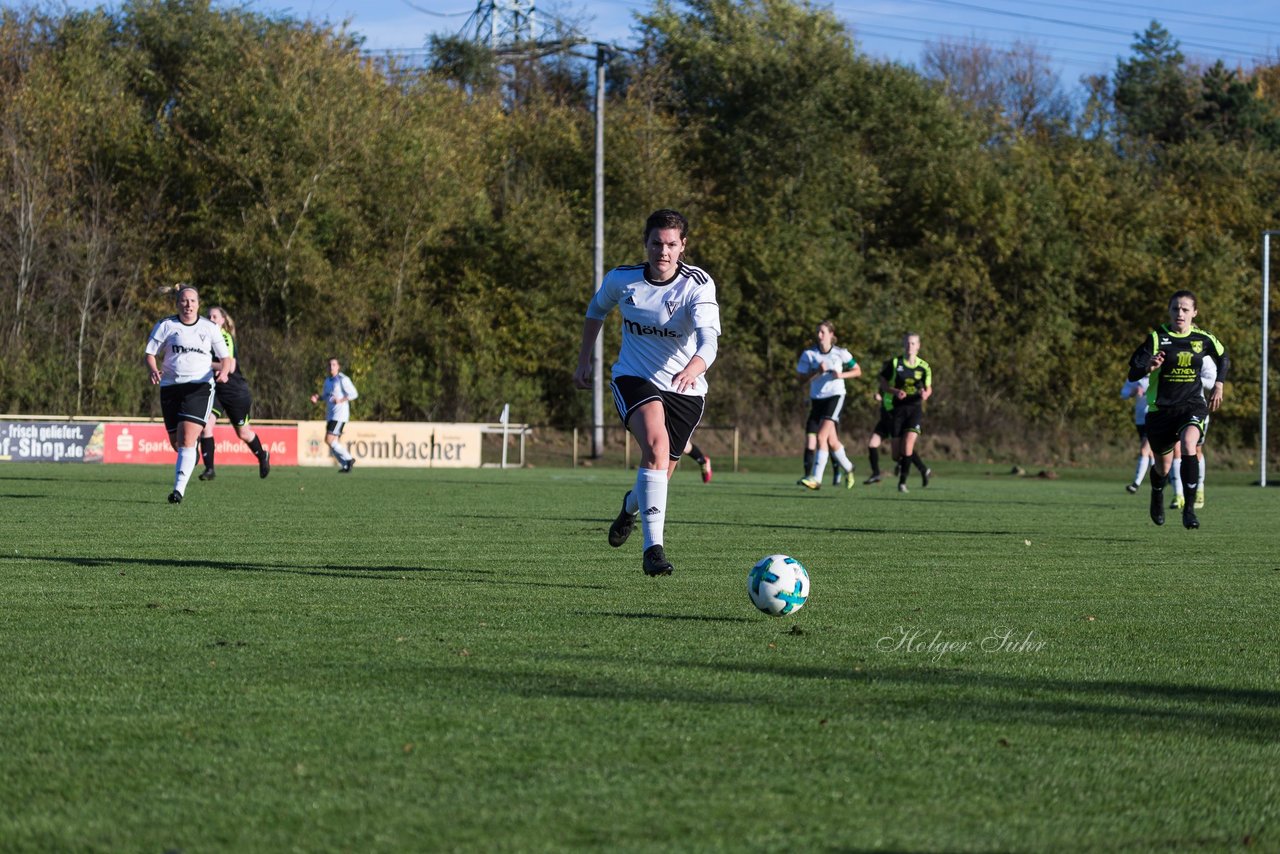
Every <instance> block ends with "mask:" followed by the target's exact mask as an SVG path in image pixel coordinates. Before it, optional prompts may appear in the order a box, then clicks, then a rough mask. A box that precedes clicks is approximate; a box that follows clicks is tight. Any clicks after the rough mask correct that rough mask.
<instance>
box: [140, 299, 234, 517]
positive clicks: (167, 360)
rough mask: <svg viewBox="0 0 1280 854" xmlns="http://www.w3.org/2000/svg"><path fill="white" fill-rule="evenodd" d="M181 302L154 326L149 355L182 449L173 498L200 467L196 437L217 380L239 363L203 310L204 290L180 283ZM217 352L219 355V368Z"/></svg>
mask: <svg viewBox="0 0 1280 854" xmlns="http://www.w3.org/2000/svg"><path fill="white" fill-rule="evenodd" d="M177 302H178V313H177V314H175V315H173V316H171V317H166V318H165V319H164V320H162V321H160V322H159V323H157V324H156V325H155V328H154V329H152V330H151V335H150V336H149V337H148V338H147V346H146V348H145V350H146V356H145V357H144V362H145V364H146V366H147V371H148V374H149V376H150V378H151V384H152V385H158V386H160V409H161V411H162V412H163V413H164V426H165V429H166V430H168V431H169V444H170V445H172V446H173V449H174V450H175V451H177V452H178V462H177V466H176V470H175V473H174V477H173V491H172V492H171V493H169V503H170V504H179V503H181V502H182V496H183V495H184V494H185V493H186V490H187V482H188V481H189V480H190V479H191V472H192V471H194V470H195V467H196V458H197V456H198V451H197V449H196V443H197V442H199V440H200V433H201V431H202V430H204V425H205V422H207V421H208V420H209V410H210V409H211V408H212V407H213V384H214V383H215V382H219V383H225V382H226V381H227V377H229V376H230V375H231V373H232V372H233V371H235V369H236V360H235V357H234V356H232V355H231V351H230V349H228V347H227V343H226V341H225V339H223V337H222V330H220V329H219V328H218V327H217V326H216V325H215V324H214V323H213V322H211V321H210V320H209V319H208V318H205V317H201V316H200V294H199V292H198V291H197V290H196V289H195V288H194V287H192V286H191V285H179V286H178V288H177ZM157 357H158V358H159V359H160V360H161V362H160V364H157V362H156V359H157ZM215 358H217V359H218V360H219V364H218V367H217V368H216V369H215V368H214V365H213V360H214V359H215Z"/></svg>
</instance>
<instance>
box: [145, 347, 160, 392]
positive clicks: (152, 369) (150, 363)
mask: <svg viewBox="0 0 1280 854" xmlns="http://www.w3.org/2000/svg"><path fill="white" fill-rule="evenodd" d="M142 362H143V364H145V365H146V366H147V377H148V378H149V379H150V380H151V384H152V385H159V384H160V367H159V365H157V364H156V354H155V353H152V352H151V351H149V350H148V351H147V354H146V355H145V356H143V358H142Z"/></svg>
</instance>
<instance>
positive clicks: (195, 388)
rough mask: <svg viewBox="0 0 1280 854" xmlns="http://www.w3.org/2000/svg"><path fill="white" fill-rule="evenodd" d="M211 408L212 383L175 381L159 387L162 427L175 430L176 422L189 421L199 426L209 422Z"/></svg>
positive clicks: (176, 427) (170, 430) (171, 430)
mask: <svg viewBox="0 0 1280 854" xmlns="http://www.w3.org/2000/svg"><path fill="white" fill-rule="evenodd" d="M212 408H213V383H212V382H208V381H206V382H202V383H175V384H173V385H166V386H161V387H160V411H161V412H163V413H164V428H165V429H166V430H168V431H169V432H170V433H173V432H176V431H177V429H178V423H179V422H181V421H191V422H194V423H196V424H199V425H200V426H202V427H203V426H204V425H205V424H208V423H209V410H210V409H212Z"/></svg>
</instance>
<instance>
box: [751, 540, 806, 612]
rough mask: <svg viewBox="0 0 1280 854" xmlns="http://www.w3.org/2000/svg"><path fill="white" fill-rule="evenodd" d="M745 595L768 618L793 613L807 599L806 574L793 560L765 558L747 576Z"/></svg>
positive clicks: (773, 557) (780, 556)
mask: <svg viewBox="0 0 1280 854" xmlns="http://www.w3.org/2000/svg"><path fill="white" fill-rule="evenodd" d="M747 595H748V596H750V597H751V602H752V604H753V605H755V606H756V607H757V608H759V609H760V610H761V611H764V612H765V613H766V614H768V615H769V616H771V617H781V616H782V615H783V614H794V613H795V612H796V611H799V610H800V609H801V608H803V607H804V603H805V601H806V600H807V599H808V598H809V572H808V570H806V569H805V568H804V566H803V565H802V564H801V563H800V561H798V560H796V559H795V558H793V557H787V556H786V555H769V556H768V557H764V558H761V559H760V560H759V561H757V562H756V565H755V566H753V567H751V572H750V573H748V574H747Z"/></svg>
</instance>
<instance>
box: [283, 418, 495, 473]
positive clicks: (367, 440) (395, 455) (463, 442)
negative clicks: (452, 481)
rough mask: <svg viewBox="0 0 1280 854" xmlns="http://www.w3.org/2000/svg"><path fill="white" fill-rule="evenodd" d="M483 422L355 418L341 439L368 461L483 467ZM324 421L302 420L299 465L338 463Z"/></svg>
mask: <svg viewBox="0 0 1280 854" xmlns="http://www.w3.org/2000/svg"><path fill="white" fill-rule="evenodd" d="M482 426H484V425H482V424H438V423H431V422H415V423H391V422H381V421H351V422H349V423H348V424H347V426H346V427H345V428H344V429H343V431H342V444H344V445H346V446H347V450H348V451H349V452H350V453H351V456H353V457H355V459H356V462H357V463H358V464H360V465H365V466H390V467H396V468H479V467H480V428H481V427H482ZM324 430H325V422H323V421H302V422H299V424H298V465H302V466H330V465H336V464H337V463H336V461H335V460H334V459H333V457H331V456H329V446H328V445H326V444H325V441H324Z"/></svg>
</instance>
